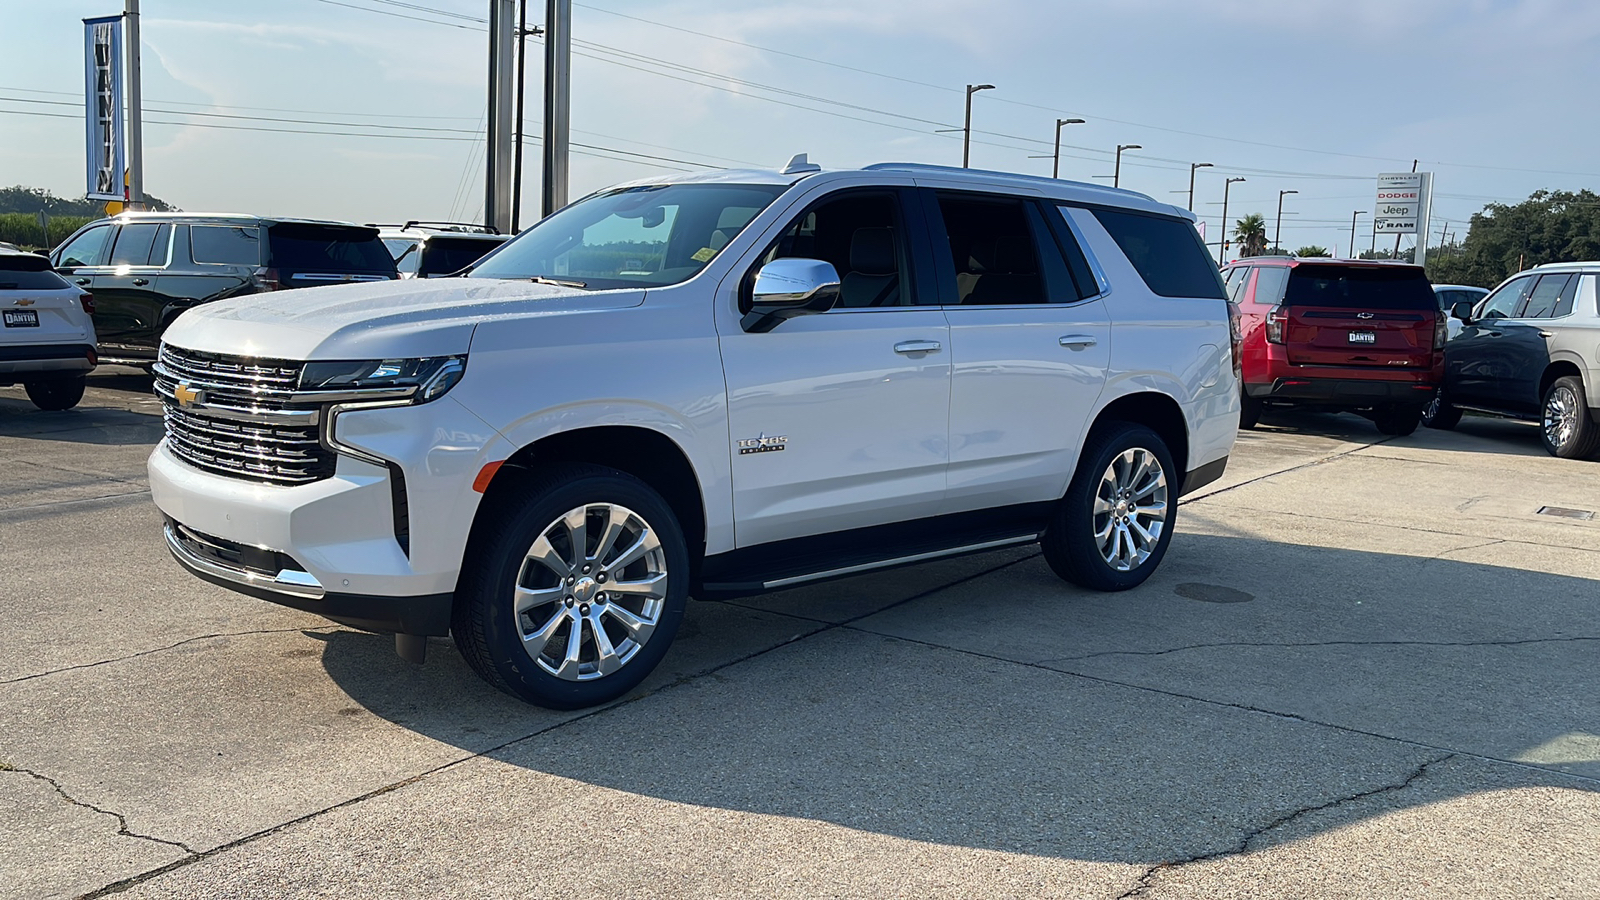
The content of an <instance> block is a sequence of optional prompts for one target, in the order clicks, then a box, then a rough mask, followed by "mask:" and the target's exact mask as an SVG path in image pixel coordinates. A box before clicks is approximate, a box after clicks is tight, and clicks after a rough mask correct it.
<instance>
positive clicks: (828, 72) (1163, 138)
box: [0, 0, 1600, 253]
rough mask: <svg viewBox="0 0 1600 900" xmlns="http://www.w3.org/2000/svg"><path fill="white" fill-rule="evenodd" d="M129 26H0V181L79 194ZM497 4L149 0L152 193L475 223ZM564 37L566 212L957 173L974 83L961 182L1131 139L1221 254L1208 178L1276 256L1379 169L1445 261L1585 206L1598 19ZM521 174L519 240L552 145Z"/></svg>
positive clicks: (729, 11)
mask: <svg viewBox="0 0 1600 900" xmlns="http://www.w3.org/2000/svg"><path fill="white" fill-rule="evenodd" d="M529 5H530V17H532V18H535V19H537V18H539V17H540V16H541V15H542V10H543V5H544V4H543V3H540V2H538V0H533V2H531V3H530V4H529ZM120 6H121V2H120V0H92V2H81V0H50V2H48V3H40V2H22V0H6V2H5V3H4V4H3V9H0V23H3V26H0V184H7V185H9V184H18V183H20V184H27V185H33V186H40V187H47V188H49V189H51V190H53V191H55V192H56V193H58V194H63V195H74V196H76V195H79V194H81V193H82V191H83V183H82V182H83V137H82V133H83V125H82V121H81V115H80V109H81V99H80V98H81V93H82V89H83V88H82V80H83V76H82V28H81V24H80V21H79V20H80V19H82V18H83V17H86V16H96V15H106V14H113V13H116V12H118V11H119V10H120ZM488 6H489V4H488V2H487V0H404V2H395V0H337V2H334V0H273V2H260V0H257V2H247V0H143V3H142V9H143V17H144V45H145V54H144V71H145V98H146V103H145V105H146V108H147V113H146V117H147V119H148V120H149V124H147V126H146V136H145V148H146V150H145V153H146V166H145V173H146V174H145V178H146V184H147V189H148V190H149V191H150V192H152V193H154V194H156V195H157V196H160V197H162V198H164V199H167V200H168V201H170V202H172V203H175V204H177V205H179V206H181V207H183V208H185V209H191V210H202V209H204V210H217V211H240V212H258V213H262V214H274V215H302V216H319V217H323V216H325V217H333V218H340V219H352V220H358V221H396V220H402V219H408V218H424V219H427V218H462V217H466V218H472V217H475V216H477V215H479V211H480V209H481V207H482V197H483V186H482V177H483V162H482V156H483V143H482V140H481V137H480V136H479V133H480V132H481V128H482V125H481V123H482V120H483V119H482V117H483V111H484V87H483V84H484V80H485V70H486V44H487V36H486V34H485V33H484V31H483V30H482V29H483V26H482V25H481V24H479V23H478V22H476V21H473V19H482V18H486V16H487V10H488ZM414 7H423V8H425V9H426V10H432V11H424V10H418V9H415V8H414ZM405 16H411V17H415V18H404V17H405ZM630 17H632V18H630ZM573 18H574V23H573V25H574V27H573V32H574V37H575V39H576V40H577V41H579V42H580V43H579V44H578V45H577V46H576V48H575V53H576V54H577V55H576V57H575V59H574V61H573V116H572V126H573V140H574V142H578V143H583V144H588V145H591V147H590V148H578V149H580V150H584V151H585V152H587V153H590V154H593V155H577V156H574V157H573V160H572V194H573V196H578V195H581V194H582V193H584V192H587V191H588V190H591V189H593V188H597V187H601V186H603V185H605V184H608V183H611V182H615V181H620V180H623V179H630V178H638V177H642V176H646V175H649V174H652V173H660V172H665V171H668V170H669V169H670V168H679V169H699V168H702V167H703V166H707V165H710V166H746V165H752V164H755V165H763V166H777V165H781V164H782V163H783V161H784V160H786V159H787V158H788V157H789V156H790V155H792V154H793V153H797V152H802V151H805V152H809V153H810V154H811V156H812V159H813V160H815V161H819V162H821V163H822V164H823V165H826V166H856V165H863V164H867V163H871V162H877V161H882V160H912V161H920V162H935V163H945V164H951V165H959V164H960V159H961V144H960V141H959V135H954V136H951V135H944V134H939V133H936V131H937V129H940V128H948V127H952V126H959V125H960V123H961V114H962V95H963V86H964V85H965V84H967V83H969V82H988V83H993V84H995V85H997V86H998V87H997V89H996V90H994V91H987V92H984V93H981V94H979V95H978V96H977V98H976V99H975V106H974V114H973V125H974V130H975V132H976V133H975V136H974V140H975V142H976V143H975V144H974V146H973V151H972V161H973V165H974V166H977V167H983V168H993V169H1002V170H1008V171H1017V172H1029V173H1034V174H1042V175H1048V174H1049V172H1050V160H1049V159H1047V158H1046V159H1034V158H1030V157H1033V156H1036V155H1041V154H1048V153H1049V152H1050V144H1049V142H1050V139H1051V135H1052V130H1053V125H1054V121H1055V119H1056V118H1057V117H1063V118H1065V117H1073V116H1076V117H1081V118H1084V119H1087V120H1088V122H1087V124H1083V125H1072V126H1068V127H1067V128H1066V130H1065V132H1064V135H1063V141H1064V146H1063V159H1062V163H1061V174H1062V177H1064V178H1072V179H1077V180H1082V181H1095V182H1097V183H1106V181H1107V179H1104V178H1097V177H1096V176H1109V175H1110V173H1111V171H1112V159H1111V156H1112V150H1113V148H1114V147H1115V146H1116V145H1117V144H1140V145H1142V146H1143V148H1144V149H1142V150H1138V151H1130V152H1129V153H1127V154H1125V155H1124V158H1123V169H1122V186H1123V187H1127V188H1131V189H1134V190H1137V191H1141V192H1144V193H1147V194H1150V195H1151V196H1153V197H1156V198H1158V199H1161V200H1166V201H1169V202H1175V203H1178V204H1180V205H1182V204H1184V203H1186V202H1187V193H1186V192H1187V188H1188V182H1189V167H1188V163H1190V162H1211V163H1215V168H1211V169H1202V170H1200V172H1199V176H1198V180H1197V185H1196V192H1195V208H1196V211H1197V212H1198V213H1200V214H1201V215H1203V216H1207V217H1209V218H1210V220H1211V230H1210V235H1211V238H1212V239H1213V240H1214V239H1215V237H1216V227H1217V222H1218V216H1219V214H1220V211H1221V210H1220V201H1221V199H1222V184H1223V179H1224V178H1225V177H1239V176H1243V177H1245V178H1246V179H1247V180H1246V181H1245V182H1244V183H1242V184H1235V185H1234V186H1233V189H1232V194H1231V202H1230V205H1229V214H1230V216H1229V217H1230V218H1231V219H1237V218H1238V217H1239V216H1241V215H1243V214H1245V213H1250V212H1259V213H1262V214H1264V215H1265V216H1266V217H1267V219H1268V228H1269V234H1270V232H1271V230H1272V227H1273V224H1274V220H1275V218H1276V209H1277V201H1278V192H1279V191H1280V190H1296V191H1299V192H1300V193H1299V194H1297V195H1291V196H1289V197H1288V198H1287V199H1286V201H1285V210H1286V212H1288V213H1289V214H1288V215H1285V216H1284V218H1283V243H1284V245H1285V246H1287V247H1291V248H1292V247H1298V246H1300V245H1302V244H1307V243H1315V244H1321V245H1324V246H1330V247H1334V248H1336V249H1337V250H1338V251H1339V252H1341V253H1342V252H1344V251H1345V250H1347V249H1348V248H1349V243H1350V231H1349V223H1350V216H1351V212H1352V211H1354V210H1370V209H1372V199H1373V193H1374V190H1375V185H1374V176H1375V175H1376V174H1377V173H1378V172H1381V171H1404V170H1407V169H1409V168H1410V167H1411V161H1412V159H1420V160H1422V165H1421V168H1422V169H1424V170H1432V171H1434V172H1435V173H1436V191H1437V194H1438V199H1437V200H1436V203H1435V210H1434V216H1435V240H1437V236H1438V228H1439V226H1440V225H1441V224H1442V223H1443V222H1445V221H1448V222H1450V223H1452V224H1451V228H1452V229H1453V230H1456V231H1458V232H1459V231H1461V230H1463V226H1464V223H1465V221H1466V220H1467V219H1468V217H1470V215H1471V214H1472V213H1473V212H1475V211H1477V210H1479V209H1481V208H1482V207H1483V205H1484V204H1485V203H1487V202H1491V201H1500V202H1516V201H1518V200H1520V199H1524V198H1526V197H1527V195H1528V194H1529V193H1531V192H1532V191H1535V190H1538V189H1541V188H1550V189H1567V190H1577V189H1580V188H1585V187H1589V188H1595V187H1597V186H1600V161H1597V160H1596V159H1595V155H1596V154H1595V149H1594V148H1596V147H1597V146H1600V135H1597V134H1596V131H1597V125H1596V123H1597V122H1600V116H1596V114H1595V113H1596V112H1597V110H1596V109H1595V107H1596V105H1597V103H1600V101H1597V100H1596V95H1595V93H1594V91H1593V86H1594V85H1595V84H1597V83H1600V77H1597V76H1600V3H1595V2H1593V0H1524V2H1509V0H1293V2H1277V3H1265V2H1259V0H1256V2H1247V0H1120V2H1115V3H1106V2H1099V3H1078V2H1038V0H1033V2H1028V0H988V2H967V0H874V2H871V3H863V2H861V0H808V2H805V3H780V2H762V0H747V2H744V3H740V4H727V3H704V2H672V0H669V2H651V3H642V2H632V0H594V2H592V3H591V2H581V3H575V4H574V13H573ZM416 19H427V20H429V21H416ZM641 19H643V20H649V21H641ZM667 26H672V27H667ZM675 29H677V30H675ZM533 47H534V53H533V54H530V64H529V72H528V83H529V91H530V93H529V99H530V103H529V107H528V114H527V118H528V121H529V123H530V124H529V131H530V133H531V134H534V135H537V134H538V126H537V122H538V119H539V116H540V106H539V93H538V92H539V90H540V85H539V82H540V72H541V71H542V67H541V62H540V57H539V55H538V54H539V53H540V48H539V45H536V44H535V45H533ZM774 89H776V90H774ZM63 104H65V105H63ZM40 113H46V114H51V115H38V114H40ZM280 120H289V121H280ZM323 123H328V124H323ZM215 126H226V127H215ZM251 129H259V130H251ZM303 131H320V132H344V133H339V134H303V133H289V132H303ZM601 148H603V149H601ZM650 157H662V158H664V159H662V158H658V159H652V158H650ZM526 165H527V168H526V173H527V174H526V181H525V190H524V200H523V208H524V211H525V220H526V218H530V217H531V216H530V215H529V211H532V210H537V208H538V151H537V147H532V148H530V150H529V152H528V154H527V164H526ZM1370 221H1371V219H1370V216H1362V217H1361V219H1360V225H1359V227H1358V230H1357V239H1356V245H1357V248H1358V249H1360V248H1362V247H1364V246H1366V245H1367V244H1368V242H1369V238H1368V235H1369V229H1370ZM1408 243H1409V239H1408Z"/></svg>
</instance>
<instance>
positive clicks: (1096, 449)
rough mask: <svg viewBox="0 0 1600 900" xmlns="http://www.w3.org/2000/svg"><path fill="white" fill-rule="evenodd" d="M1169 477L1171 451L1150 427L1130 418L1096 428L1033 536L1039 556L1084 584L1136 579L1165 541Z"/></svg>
mask: <svg viewBox="0 0 1600 900" xmlns="http://www.w3.org/2000/svg"><path fill="white" fill-rule="evenodd" d="M1176 478H1177V470H1176V469H1175V468H1174V467H1173V464H1172V453H1171V451H1169V450H1168V449H1167V445H1166V443H1165V442H1163V441H1162V440H1161V437H1160V436H1159V435H1157V434H1156V433H1155V432H1154V431H1151V430H1150V429H1149V428H1146V427H1145V426H1143V425H1135V424H1133V423H1131V422H1116V423H1112V424H1111V425H1109V426H1108V427H1105V428H1103V429H1102V430H1100V431H1098V432H1097V433H1096V434H1094V435H1092V436H1091V437H1090V439H1089V442H1088V444H1087V446H1085V447H1084V451H1083V455H1082V456H1081V457H1080V458H1079V462H1078V471H1077V473H1076V474H1075V475H1074V476H1073V478H1072V484H1071V486H1070V487H1068V488H1067V495H1066V496H1065V497H1063V498H1062V499H1061V502H1060V503H1059V504H1058V505H1057V507H1056V512H1055V515H1054V516H1053V517H1052V518H1051V520H1050V525H1049V527H1048V528H1046V529H1045V533H1044V536H1043V537H1042V538H1041V539H1040V541H1039V545H1040V548H1041V549H1042V550H1043V551H1044V558H1045V562H1047V563H1049V564H1050V568H1051V569H1052V570H1054V571H1055V573H1056V574H1057V575H1059V576H1061V577H1062V578H1063V579H1065V580H1067V581H1070V582H1072V583H1073V584H1076V585H1078V586H1080V587H1086V588H1090V589H1092V590H1097V591H1125V590H1127V589H1129V588H1133V587H1138V586H1139V585H1141V584H1143V583H1144V581H1145V579H1147V578H1149V577H1150V574H1151V573H1152V572H1154V571H1155V569H1156V566H1158V565H1160V564H1161V558H1162V557H1163V556H1165V555H1166V553H1167V545H1168V544H1170V543H1171V542H1172V527H1173V524H1174V522H1175V521H1176V518H1177V512H1178V506H1177V500H1178V484H1177V481H1176Z"/></svg>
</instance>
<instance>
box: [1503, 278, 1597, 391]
mask: <svg viewBox="0 0 1600 900" xmlns="http://www.w3.org/2000/svg"><path fill="white" fill-rule="evenodd" d="M1577 287H1578V277H1577V276H1576V275H1573V274H1571V273H1568V272H1561V273H1554V274H1550V275H1541V276H1539V279H1538V280H1537V281H1535V282H1534V284H1533V288H1532V289H1531V290H1529V291H1528V298H1527V299H1526V300H1524V301H1523V302H1522V303H1521V304H1519V305H1518V306H1517V308H1515V309H1513V310H1512V315H1511V316H1509V317H1507V318H1504V319H1498V320H1496V321H1495V323H1494V324H1493V325H1492V326H1491V327H1490V328H1489V329H1488V337H1487V343H1488V344H1489V345H1490V347H1491V349H1490V351H1489V353H1488V354H1487V355H1486V357H1485V359H1486V362H1487V364H1488V367H1489V372H1488V375H1489V378H1488V383H1487V384H1486V385H1485V392H1486V396H1487V397H1488V399H1489V402H1490V403H1491V404H1492V405H1493V406H1494V408H1496V409H1503V410H1506V411H1508V412H1514V413H1519V414H1521V415H1532V414H1534V413H1537V412H1538V411H1539V401H1540V399H1541V398H1540V397H1539V381H1540V379H1541V378H1543V377H1544V370H1545V369H1546V368H1548V367H1549V365H1550V346H1549V339H1548V338H1547V337H1546V335H1551V336H1554V333H1553V332H1550V331H1547V330H1545V326H1546V325H1547V324H1548V320H1550V319H1553V318H1556V317H1558V316H1565V315H1567V314H1569V313H1571V312H1572V297H1573V294H1574V293H1576V291H1577Z"/></svg>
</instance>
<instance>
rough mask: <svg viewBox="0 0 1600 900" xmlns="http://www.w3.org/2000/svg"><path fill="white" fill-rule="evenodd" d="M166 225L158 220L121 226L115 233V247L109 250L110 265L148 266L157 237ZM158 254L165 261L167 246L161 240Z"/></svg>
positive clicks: (161, 233) (153, 252)
mask: <svg viewBox="0 0 1600 900" xmlns="http://www.w3.org/2000/svg"><path fill="white" fill-rule="evenodd" d="M166 228H167V226H166V225H163V224H161V223H159V222H138V223H135V224H133V225H124V226H122V231H121V232H120V233H118V234H117V244H116V247H115V248H113V249H112V251H111V263H110V264H111V265H113V266H148V265H151V262H150V257H151V256H152V255H154V254H155V252H156V245H157V243H158V239H159V238H160V237H161V236H162V235H163V234H164V233H165V229H166ZM160 256H161V260H162V262H165V261H166V256H167V248H166V244H165V242H161V248H160Z"/></svg>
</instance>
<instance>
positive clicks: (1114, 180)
mask: <svg viewBox="0 0 1600 900" xmlns="http://www.w3.org/2000/svg"><path fill="white" fill-rule="evenodd" d="M1143 149H1144V148H1143V147H1141V146H1139V145H1138V144H1118V145H1117V167H1116V169H1115V170H1114V171H1113V172H1112V175H1111V186H1112V187H1122V151H1124V150H1143ZM1100 177H1101V178H1104V177H1105V176H1104V175H1102V176H1100Z"/></svg>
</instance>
